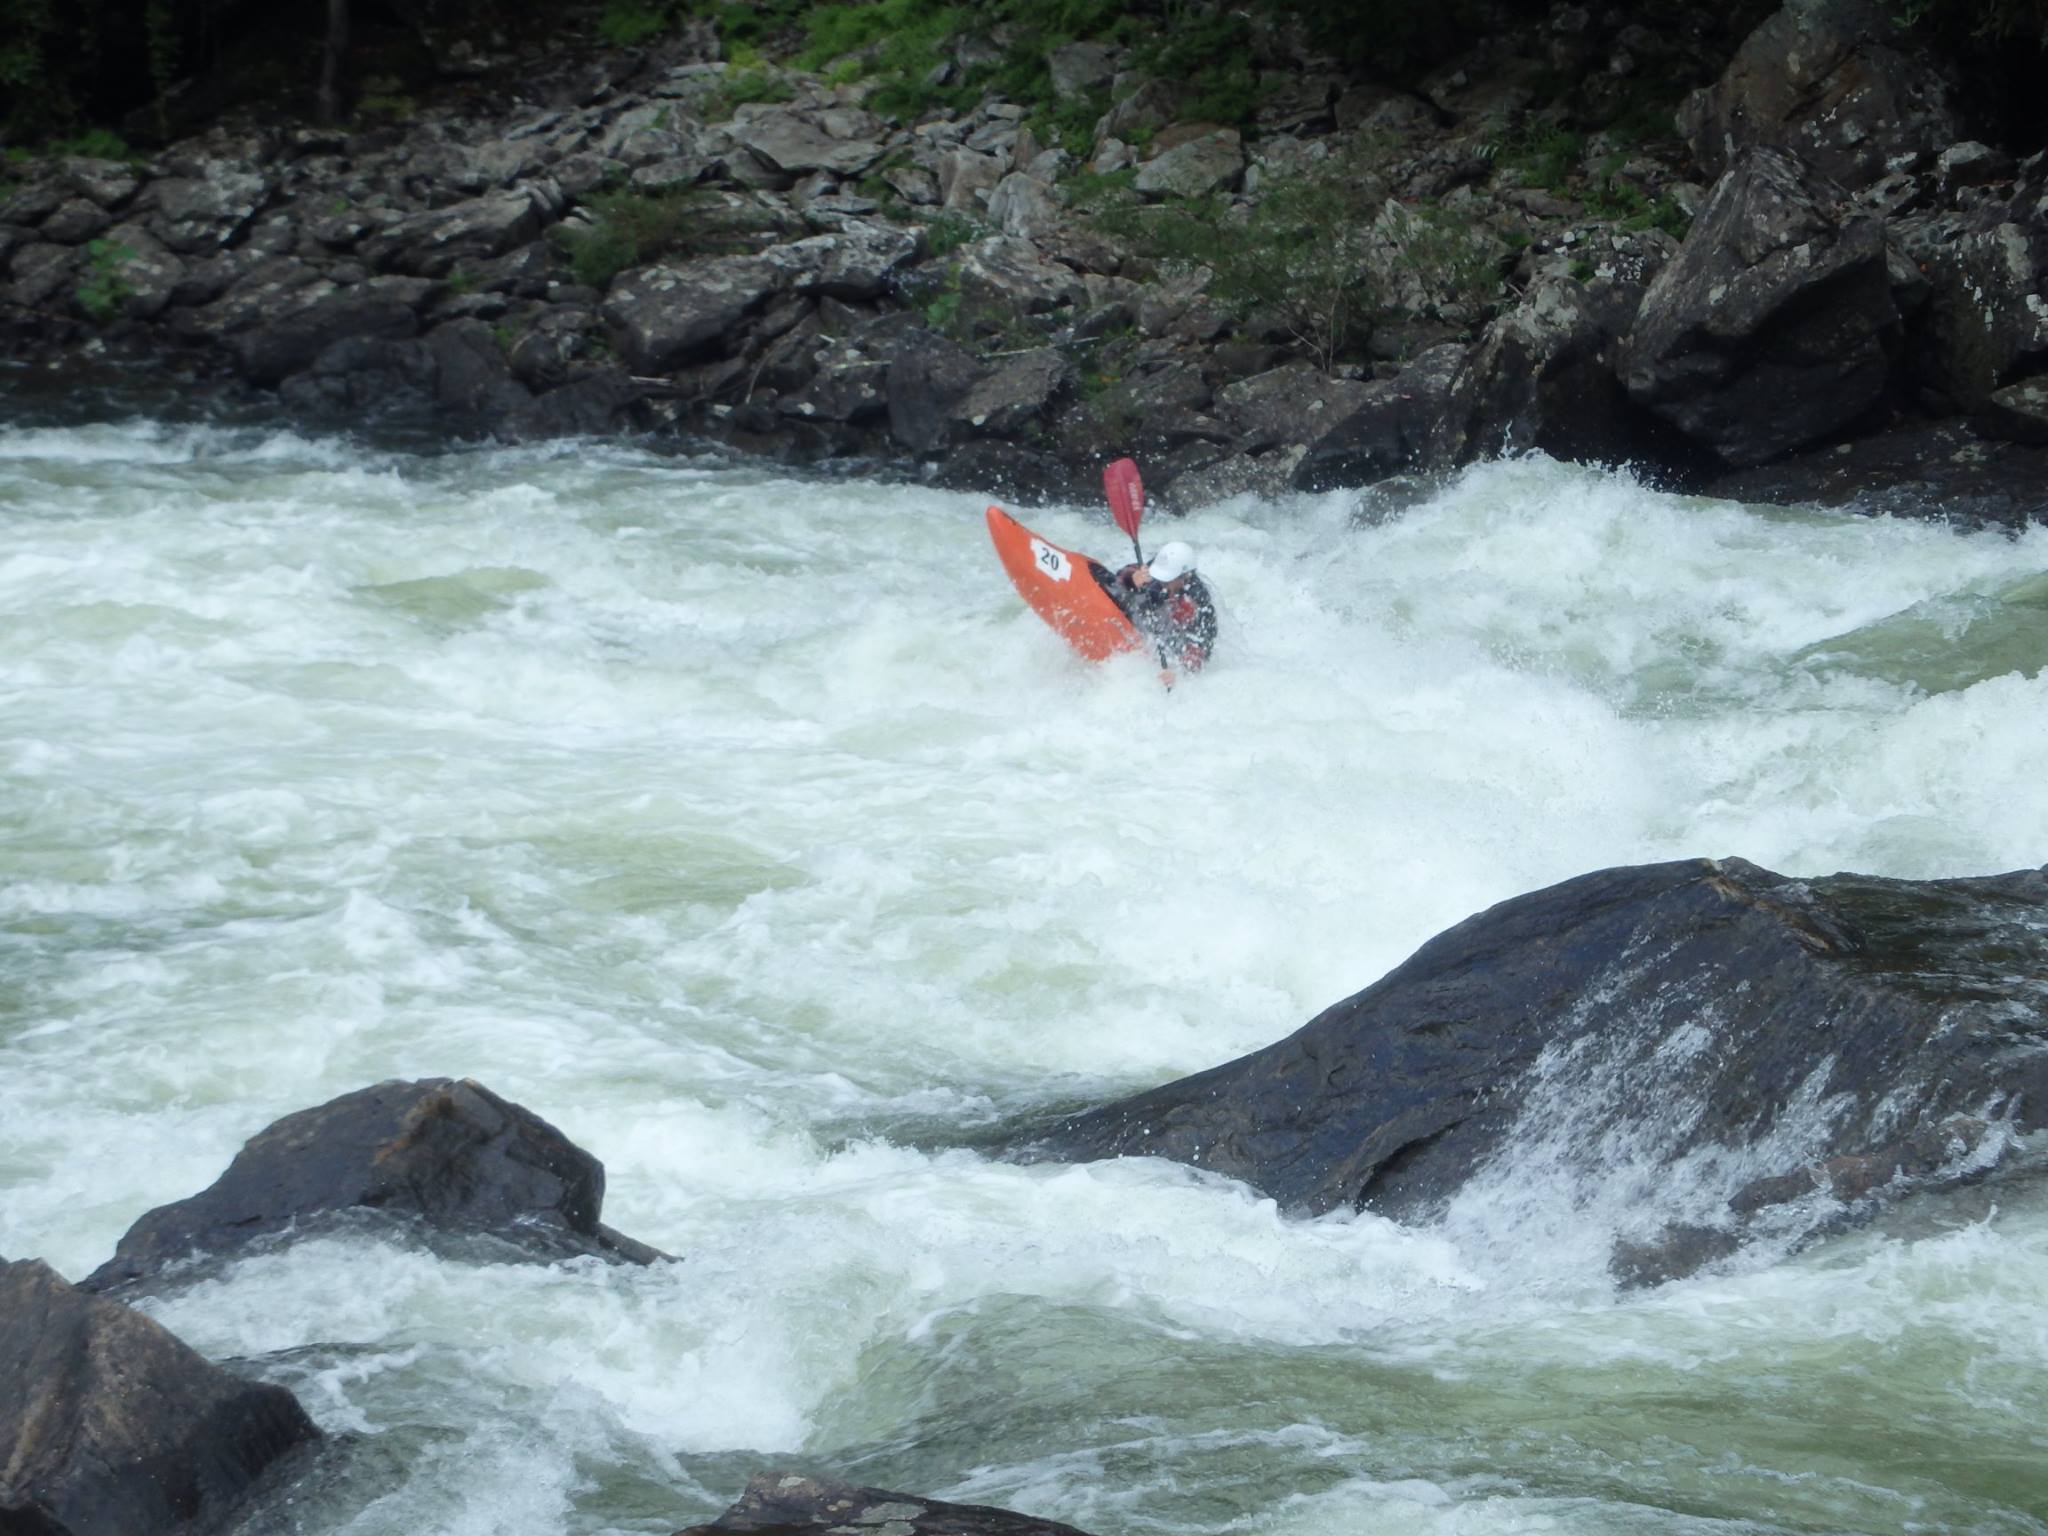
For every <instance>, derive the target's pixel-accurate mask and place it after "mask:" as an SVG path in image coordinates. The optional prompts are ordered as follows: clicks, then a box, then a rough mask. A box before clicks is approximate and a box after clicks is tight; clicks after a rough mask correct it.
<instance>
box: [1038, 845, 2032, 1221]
mask: <svg viewBox="0 0 2048 1536" xmlns="http://www.w3.org/2000/svg"><path fill="white" fill-rule="evenodd" d="M2044 1005H2048V870H2032V871H2023V872H2020V873H2016V874H2010V875H2000V876H1990V877H1986V878H1982V879H1970V880H1945V881H1926V882H1914V881H1893V880H1879V879H1874V878H1868V877H1863V876H1856V875H1835V876H1832V877H1829V878H1827V879H1824V880H1814V881H1797V880H1789V879H1786V878H1784V877H1782V876H1779V875H1775V874H1772V873H1771V872H1770V871H1768V870H1764V869H1760V868H1758V867H1757V866H1755V865H1753V864H1748V863H1745V862H1743V861H1742V860H1739V859H1730V860H1724V861H1714V860H1706V859H1698V860H1688V861H1685V862H1681V863H1673V864H1658V865H1650V866H1644V867H1638V868H1624V869H1612V870H1603V871H1601V872H1599V873H1596V874H1591V875H1586V876H1582V877H1581V878H1579V879H1576V880H1569V881H1566V882H1565V883H1563V884H1562V885H1557V886H1553V887H1551V888H1550V889H1548V890H1544V891H1538V892H1535V893H1534V894H1531V895H1527V896H1521V897H1517V898H1515V899H1514V900H1511V901H1507V902H1503V903H1502V904H1501V905H1499V906H1497V907H1494V908H1492V909H1491V910H1489V911H1487V912H1483V913H1481V914H1479V915H1478V916H1476V917H1473V918H1470V919H1468V920H1467V921H1465V922H1464V923H1461V924H1459V925H1458V926H1457V927H1455V928H1452V929H1450V930H1449V931H1448V932H1446V933H1443V934H1441V935H1439V936H1438V937H1437V938H1435V939H1433V940H1431V941H1430V942H1429V943H1428V944H1425V945H1424V946H1423V947H1422V948H1421V949H1420V950H1418V951H1417V952H1416V953H1415V955H1414V956H1413V957H1412V958H1410V959H1409V960H1408V961H1406V962H1405V963H1404V964H1402V965H1401V966H1399V967H1397V968H1396V969H1395V970H1394V971H1392V972H1391V973H1389V974H1388V975H1387V976H1386V977H1385V978H1384V979H1382V980H1381V981H1379V982H1378V983H1376V984H1375V985H1373V986H1371V987H1369V988H1367V989H1366V990H1365V991H1363V992H1361V993H1359V994H1357V995H1356V996H1355V997H1351V998H1348V999H1346V1000H1345V1001H1344V1002H1341V1003H1339V1004H1337V1005H1336V1006H1335V1007H1333V1008H1331V1009H1329V1010H1328V1011H1327V1012H1325V1013H1323V1014H1322V1015H1321V1016H1319V1017H1318V1018H1316V1019H1314V1020H1312V1021H1311V1022H1310V1023H1308V1024H1307V1025H1305V1026H1303V1028H1302V1029H1300V1030H1299V1031H1297V1032H1296V1033H1295V1034H1294V1035H1292V1036H1290V1037H1289V1038H1287V1039H1286V1040H1283V1041H1280V1042H1279V1043H1278V1044H1275V1045H1272V1046H1269V1047H1267V1048H1266V1049H1264V1050H1262V1051H1258V1052H1255V1053H1253V1054H1252V1055H1250V1056H1246V1057H1244V1058H1242V1059H1240V1060H1238V1061H1234V1062H1230V1063H1227V1064H1225V1065H1223V1066H1220V1067H1216V1068H1213V1069H1211V1070H1210V1071H1207V1072H1203V1073H1200V1074H1198V1075H1197V1076H1194V1077H1190V1078H1185V1079H1182V1080H1180V1081H1178V1082H1173V1083H1168V1084H1167V1085H1165V1086H1164V1087H1161V1088H1156V1089H1153V1090H1151V1091H1150V1092H1147V1093H1141V1094H1138V1095H1136V1096H1135V1097H1132V1098H1128V1099H1125V1100H1122V1101H1121V1102H1118V1103H1115V1104H1111V1105H1108V1106H1106V1107H1104V1108H1101V1109H1096V1110H1091V1111H1088V1112H1086V1113H1083V1114H1080V1115H1076V1116H1073V1117H1070V1118H1069V1119H1067V1120H1064V1121H1062V1122H1060V1123H1058V1124H1056V1125H1055V1126H1053V1127H1052V1128H1050V1129H1049V1130H1048V1131H1046V1132H1044V1133H1043V1134H1042V1135H1040V1136H1038V1137H1036V1138H1035V1139H1030V1140H1027V1141H1025V1142H1023V1143H1021V1144H1019V1145H1018V1146H1017V1147H1016V1148H1014V1150H1016V1151H1018V1152H1020V1153H1021V1154H1023V1155H1027V1156H1032V1157H1037V1158H1047V1157H1054V1158H1063V1159H1080V1158H1099V1157H1114V1156H1128V1155H1152V1156H1160V1157H1169V1158H1174V1159H1177V1160H1179V1161H1182V1162H1187V1163H1191V1164H1194V1165H1196V1166H1198V1167H1202V1168H1207V1169H1212V1170H1214V1171H1216V1172H1219V1173H1223V1174H1228V1175H1230V1176H1232V1177H1234V1178H1240V1179H1243V1180H1245V1181H1246V1182H1248V1183H1250V1184H1252V1185H1254V1186H1255V1187H1256V1188H1258V1189H1259V1190H1261V1191H1262V1192H1264V1193H1265V1194H1268V1195H1270V1196H1272V1197H1274V1198H1275V1199H1277V1200H1278V1201H1279V1202H1280V1203H1281V1204H1282V1205H1283V1206H1284V1207H1286V1208H1288V1209H1290V1210H1295V1211H1300V1212H1309V1213H1316V1212H1325V1211H1334V1210H1346V1209H1365V1210H1372V1211H1376V1212H1379V1213H1382V1214H1384V1215H1388V1216H1392V1217H1397V1218H1415V1217H1422V1216H1427V1215H1428V1214H1430V1213H1431V1212H1433V1211H1435V1210H1438V1209H1440V1208H1441V1207H1442V1206H1443V1205H1444V1203H1445V1202H1446V1201H1447V1200H1448V1199H1449V1198H1450V1197H1451V1196H1452V1195H1453V1194H1454V1193H1455V1192H1456V1191H1457V1190H1458V1189H1459V1188H1460V1187H1461V1186H1462V1185H1463V1184H1464V1183H1465V1182H1466V1181H1467V1180H1468V1179H1469V1178H1471V1177H1473V1176H1474V1174H1475V1173H1478V1172H1480V1171H1482V1170H1485V1169H1488V1168H1490V1167H1495V1166H1499V1165H1500V1164H1499V1163H1498V1161H1497V1160H1512V1159H1513V1157H1514V1156H1515V1148H1516V1147H1517V1145H1518V1144H1521V1141H1522V1140H1523V1139H1526V1138H1527V1137H1529V1136H1531V1135H1534V1134H1538V1130H1537V1128H1538V1127H1539V1126H1548V1127H1549V1128H1550V1129H1549V1131H1548V1132H1547V1133H1546V1134H1550V1135H1553V1136H1555V1135H1558V1134H1560V1133H1559V1132H1558V1131H1557V1127H1559V1126H1563V1127H1566V1128H1567V1130H1566V1131H1565V1132H1563V1133H1562V1134H1563V1135H1564V1145H1563V1146H1562V1148H1559V1147H1556V1146H1553V1147H1551V1148H1550V1149H1549V1151H1548V1152H1547V1154H1546V1163H1545V1166H1546V1167H1547V1168H1548V1169H1549V1170H1550V1175H1549V1176H1552V1177H1555V1176H1556V1175H1557V1173H1558V1172H1559V1171H1560V1170H1559V1167H1558V1164H1559V1163H1560V1162H1563V1163H1565V1164H1566V1165H1568V1166H1566V1167H1565V1168H1563V1169H1562V1170H1561V1171H1562V1172H1563V1173H1564V1174H1565V1175H1566V1176H1568V1177H1583V1178H1590V1179H1597V1178H1598V1177H1600V1175H1601V1174H1602V1172H1603V1166H1602V1163H1603V1159H1604V1158H1605V1157H1606V1155H1607V1153H1606V1150H1605V1149H1606V1148H1608V1147H1609V1146H1610V1145H1611V1144H1612V1143H1613V1141H1614V1138H1615V1137H1616V1136H1618V1135H1619V1134H1620V1133H1621V1132H1622V1131H1623V1130H1624V1129H1626V1130H1627V1131H1628V1134H1629V1139H1630V1144H1631V1145H1632V1147H1633V1148H1634V1149H1635V1151H1634V1155H1635V1156H1638V1157H1641V1156H1645V1155H1649V1156H1652V1157H1653V1159H1654V1161H1655V1163H1656V1164H1657V1165H1658V1166H1663V1167H1673V1166H1676V1165H1678V1164H1680V1163H1681V1162H1684V1161H1686V1160H1688V1159H1690V1160H1692V1162H1693V1164H1694V1165H1695V1166H1699V1165H1700V1164H1701V1163H1703V1162H1705V1163H1710V1164H1713V1165H1714V1166H1717V1167H1725V1169H1726V1170H1727V1172H1726V1173H1725V1174H1724V1175H1723V1176H1722V1178H1721V1183H1720V1184H1719V1185H1718V1186H1716V1187H1715V1188H1714V1191H1713V1193H1714V1196H1715V1198H1717V1199H1719V1200H1721V1201H1723V1202H1724V1203H1723V1204H1722V1205H1721V1206H1720V1208H1718V1209H1716V1210H1713V1211H1709V1212H1700V1211H1688V1212H1686V1213H1684V1214H1685V1215H1686V1216H1687V1217H1688V1218H1689V1219H1690V1220H1692V1221H1693V1222H1695V1223H1703V1224H1704V1225H1706V1226H1708V1227H1711V1228H1714V1229H1716V1230H1717V1231H1719V1232H1720V1233H1722V1234H1723V1235H1724V1237H1733V1236H1735V1235H1738V1234H1739V1233H1740V1232H1741V1231H1742V1230H1743V1229H1744V1226H1745V1224H1746V1223H1747V1222H1749V1221H1750V1220H1752V1219H1754V1218H1755V1217H1756V1216H1757V1213H1759V1212H1761V1211H1765V1210H1768V1209H1769V1208H1771V1207H1772V1206H1774V1205H1781V1204H1783V1203H1785V1202H1786V1201H1790V1200H1795V1199H1799V1198H1803V1197H1805V1196H1807V1195H1813V1194H1816V1193H1818V1194H1819V1195H1822V1196H1825V1197H1827V1198H1830V1199H1833V1200H1837V1201H1856V1200H1862V1199H1865V1198H1866V1197H1871V1196H1873V1194H1874V1193H1875V1192H1880V1191H1897V1190H1900V1189H1902V1188H1904V1187H1907V1185H1909V1184H1912V1183H1918V1184H1922V1185H1924V1184H1930V1183H1932V1184H1938V1183H1941V1182H1944V1181H1949V1180H1953V1179H1957V1178H1960V1177H1963V1176H1965V1175H1966V1174H1968V1173H1970V1172H1972V1171H1975V1170H1976V1169H1977V1168H1979V1167H1980V1166H1982V1164H1983V1163H1984V1162H1986V1161H1988V1160H1989V1159H1991V1158H1993V1157H1995V1156H1996V1154H1997V1153H1998V1151H1999V1149H2000V1148H2001V1147H2002V1146H2003V1145H2004V1139H2003V1138H2005V1137H2006V1136H2007V1135H2008V1134H2009V1133H2011V1132H2022V1133H2023V1132H2027V1131H2032V1130H2037V1129H2039V1128H2040V1127H2042V1126H2043V1125H2048V1050H2044V1046H2048V1006H2044ZM1645 1147H1647V1148H1648V1149H1649V1150H1648V1152H1647V1153H1646V1152H1645V1150H1644V1149H1645ZM1716 1158H1719V1159H1720V1160H1721V1161H1720V1162H1719V1163H1715V1162H1714V1159H1716Z"/></svg>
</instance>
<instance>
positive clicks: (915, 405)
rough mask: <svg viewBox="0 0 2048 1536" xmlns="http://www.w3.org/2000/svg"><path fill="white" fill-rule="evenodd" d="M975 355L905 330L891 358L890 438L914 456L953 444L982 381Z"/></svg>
mask: <svg viewBox="0 0 2048 1536" xmlns="http://www.w3.org/2000/svg"><path fill="white" fill-rule="evenodd" d="M981 372H982V369H981V364H980V363H979V362H978V361H977V360H976V359H975V357H974V354H973V353H971V352H969V351H968V350H967V349H966V348H965V347H962V346H960V345H958V344H957V343H955V342H952V341H948V340H947V339H946V338H945V337H943V336H937V335H934V334H933V333H932V332H930V331H925V330H912V331H906V332H904V333H903V335H901V336H899V337H898V338H897V339H896V344H895V346H894V348H893V349H892V350H891V352H890V355H889V372H888V378H887V381H886V385H885V387H886V389H887V392H888V406H889V436H890V439H891V440H892V441H893V442H895V443H896V444H897V446H899V447H902V448H907V449H909V450H910V451H911V452H912V453H937V452H939V451H941V450H942V449H944V448H945V447H946V446H947V444H949V443H950V442H951V441H952V440H953V434H954V426H955V421H956V418H957V416H958V412H959V406H960V403H961V402H962V401H964V400H965V399H966V398H967V395H968V392H969V391H970V390H972V389H973V388H974V386H975V383H976V382H977V381H978V380H979V379H980V377H981Z"/></svg>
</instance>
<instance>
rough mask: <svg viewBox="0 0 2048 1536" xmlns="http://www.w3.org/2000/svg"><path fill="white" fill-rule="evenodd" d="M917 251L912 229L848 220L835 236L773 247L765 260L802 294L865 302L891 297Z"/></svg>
mask: <svg viewBox="0 0 2048 1536" xmlns="http://www.w3.org/2000/svg"><path fill="white" fill-rule="evenodd" d="M917 251H918V241H917V235H916V233H915V232H914V231H912V230H908V229H900V228H897V227H896V226H894V225H889V224H871V223H866V222H863V221H861V220H857V219H846V220H844V221H842V222H841V224H840V226H839V228H838V229H837V230H836V231H834V232H833V233H831V234H824V235H813V236H811V237H810V238H809V239H807V240H792V241H791V242H789V243H788V244H787V245H778V246H772V247H770V248H769V249H768V250H767V251H766V252H764V253H763V259H764V260H765V261H767V262H768V263H769V265H770V266H772V267H773V268H774V269H775V270H777V271H778V272H780V273H782V274H783V277H784V280H785V282H786V284H787V285H788V286H789V287H790V288H791V289H793V290H795V291H797V292H800V293H815V294H821V295H825V296H828V297H831V298H835V299H848V300H853V301H856V302H865V301H867V300H871V299H878V298H880V297H881V296H882V295H883V294H885V293H887V292H888V291H889V289H890V287H891V284H892V282H893V280H894V278H895V276H896V274H897V272H899V271H900V270H902V268H903V267H905V266H906V265H908V264H909V263H910V262H911V261H912V260H913V259H914V258H915V257H916V255H917Z"/></svg>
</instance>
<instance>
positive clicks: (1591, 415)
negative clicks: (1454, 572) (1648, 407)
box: [1431, 277, 1683, 466]
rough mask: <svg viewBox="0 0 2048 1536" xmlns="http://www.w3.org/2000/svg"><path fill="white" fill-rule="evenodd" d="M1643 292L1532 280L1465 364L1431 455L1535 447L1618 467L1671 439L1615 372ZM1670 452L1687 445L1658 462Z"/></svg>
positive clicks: (1456, 458)
mask: <svg viewBox="0 0 2048 1536" xmlns="http://www.w3.org/2000/svg"><path fill="white" fill-rule="evenodd" d="M1643 295H1644V288H1643V285H1642V284H1641V283H1634V282H1625V281H1616V280H1607V279H1600V278H1595V279H1594V280H1593V281H1591V282H1586V283H1581V282H1576V281H1572V280H1569V279H1564V278H1555V277H1539V278H1538V279H1536V281H1535V282H1533V283H1532V284H1531V285H1530V287H1529V291H1528V293H1527V294H1526V295H1525V296H1524V298H1523V301H1522V302H1521V303H1520V304H1518V305H1516V306H1515V307H1514V308H1513V309H1511V310H1509V311H1508V312H1507V313H1506V314H1504V315H1502V316H1500V317H1499V318H1498V319H1496V320H1494V321H1492V322H1491V323H1490V324H1489V325H1488V326H1487V327H1486V330H1485V332H1484V333H1483V334H1482V335H1481V337H1480V339H1479V344H1478V345H1477V346H1475V347H1474V348H1473V349H1472V350H1471V352H1470V353H1469V354H1467V356H1466V357H1465V359H1464V361H1463V362H1462V364H1461V365H1460V367H1459V370H1458V374H1457V377H1456V379H1455V381H1454V384H1453V389H1452V399H1451V401H1450V403H1449V405H1448V408H1447V410H1446V413H1445V416H1444V420H1443V428H1442V433H1441V435H1440V437H1439V438H1438V440H1437V448H1436V451H1435V452H1434V453H1433V454H1432V455H1431V457H1432V458H1433V459H1434V460H1435V461H1436V463H1437V464H1439V465H1441V466H1449V465H1452V464H1463V463H1469V462H1471V461H1472V460H1474V459H1479V458H1486V457H1490V456H1493V455H1498V454H1506V453H1526V452H1529V451H1530V450H1532V449H1533V450H1540V451H1542V452H1544V453H1548V454H1550V455H1551V456H1553V457H1555V458H1560V459H1568V460H1574V461H1579V462H1593V463H1606V464H1621V463H1628V462H1631V461H1634V460H1636V459H1638V458H1640V457H1641V456H1642V455H1643V454H1644V453H1645V451H1646V450H1650V449H1652V448H1653V446H1654V445H1656V444H1657V442H1658V439H1659V438H1673V437H1675V434H1674V433H1672V432H1671V431H1670V429H1669V428H1667V427H1665V426H1664V424H1663V423H1662V422H1661V421H1660V420H1659V419H1658V418H1656V417H1654V416H1651V415H1650V414H1649V413H1648V412H1646V411H1644V410H1643V409H1641V408H1640V407H1639V406H1637V405H1636V404H1635V403H1634V402H1632V401H1631V400H1630V399H1629V397H1628V394H1627V392H1626V391H1625V390H1624V389H1623V388H1622V386H1621V382H1620V380H1619V379H1618V378H1617V377H1616V374H1615V365H1616V353H1617V352H1618V350H1619V344H1620V341H1621V338H1622V337H1623V336H1624V335H1625V334H1626V333H1627V332H1628V330H1629V328H1630V325H1631V323H1632V322H1633V320H1634V318H1635V316H1636V314H1637V313H1638V311H1639V308H1640V306H1641V304H1642V301H1643ZM1674 451H1675V452H1676V453H1677V454H1678V455H1679V456H1682V453H1683V445H1682V444H1673V445H1671V446H1670V447H1667V448H1666V449H1665V451H1664V452H1663V453H1661V454H1655V455H1654V456H1655V457H1658V458H1660V459H1661V458H1666V457H1670V456H1672V454H1673V453H1674Z"/></svg>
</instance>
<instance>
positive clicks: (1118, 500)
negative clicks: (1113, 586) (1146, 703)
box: [1102, 459, 1173, 689]
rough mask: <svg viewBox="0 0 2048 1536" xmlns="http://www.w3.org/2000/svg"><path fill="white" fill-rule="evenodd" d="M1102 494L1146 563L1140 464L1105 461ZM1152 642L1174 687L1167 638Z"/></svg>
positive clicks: (1165, 679) (1162, 675)
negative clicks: (1141, 544) (1141, 543)
mask: <svg viewBox="0 0 2048 1536" xmlns="http://www.w3.org/2000/svg"><path fill="white" fill-rule="evenodd" d="M1102 494H1103V495H1105V496H1107V497H1108V498H1109V515H1110V516H1111V517H1113V518H1115V519H1116V525H1117V527H1119V528H1121V529H1123V531H1124V532H1125V533H1128V534H1129V535H1130V536H1131V553H1132V554H1133V555H1135V556H1137V560H1138V564H1140V565H1143V564H1144V563H1145V551H1144V550H1142V549H1141V548H1139V547H1138V523H1139V520H1140V519H1142V518H1143V517H1144V515H1145V482H1144V481H1142V480H1140V479H1139V478H1138V466H1137V465H1136V464H1134V463H1132V462H1131V461H1130V460H1129V459H1118V460H1117V461H1116V462H1115V463H1113V464H1105V465H1103V466H1102ZM1152 644H1153V647H1154V648H1155V649H1156V650H1157V651H1158V652H1159V680H1160V681H1161V682H1162V683H1164V684H1166V686H1167V687H1168V688H1169V689H1170V688H1172V687H1173V666H1172V664H1171V663H1170V662H1168V661H1167V659H1166V642H1165V641H1163V640H1157V639H1155V640H1154V641H1153V642H1152Z"/></svg>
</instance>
